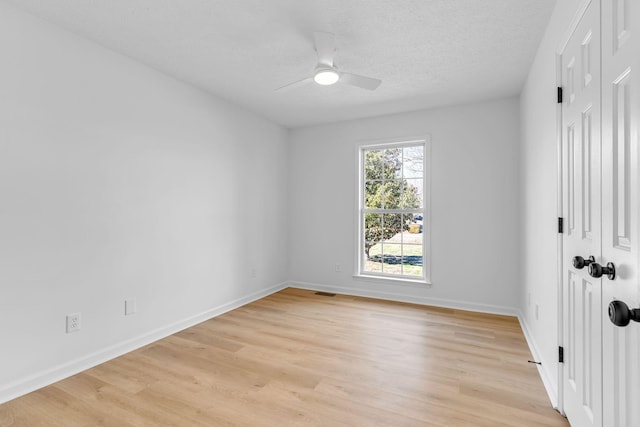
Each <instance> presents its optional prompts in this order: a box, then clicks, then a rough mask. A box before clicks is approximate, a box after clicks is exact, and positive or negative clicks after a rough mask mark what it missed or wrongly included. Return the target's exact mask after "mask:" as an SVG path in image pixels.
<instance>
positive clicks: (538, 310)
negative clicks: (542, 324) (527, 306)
mask: <svg viewBox="0 0 640 427" xmlns="http://www.w3.org/2000/svg"><path fill="white" fill-rule="evenodd" d="M539 318H540V307H538V304H536V320H538V319H539Z"/></svg>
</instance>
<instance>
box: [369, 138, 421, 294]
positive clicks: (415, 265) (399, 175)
mask: <svg viewBox="0 0 640 427" xmlns="http://www.w3.org/2000/svg"><path fill="white" fill-rule="evenodd" d="M428 159H429V144H428V142H427V141H426V140H424V139H423V140H412V141H405V142H396V143H386V144H377V145H363V146H361V147H360V149H359V161H360V178H359V184H358V187H359V205H360V208H359V212H358V217H359V218H358V224H359V225H358V229H359V239H358V240H359V241H358V265H359V271H358V275H360V276H377V277H381V278H388V279H396V280H398V279H400V280H407V281H415V282H427V280H428V276H429V271H428V269H429V263H428V262H427V261H428V255H429V254H428V253H427V250H428V247H429V246H428V242H429V239H428V236H429V235H430V230H429V226H428V225H429V221H428V216H427V210H426V203H428V201H429V197H428V189H429V186H428V182H427V176H428V174H427V172H428V171H427V160H428Z"/></svg>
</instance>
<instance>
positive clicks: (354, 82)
mask: <svg viewBox="0 0 640 427" xmlns="http://www.w3.org/2000/svg"><path fill="white" fill-rule="evenodd" d="M340 81H341V82H342V83H346V84H348V85H351V86H357V87H360V88H362V89H368V90H376V89H377V88H378V86H380V84H381V83H382V80H379V79H374V78H371V77H365V76H359V75H357V74H351V73H340Z"/></svg>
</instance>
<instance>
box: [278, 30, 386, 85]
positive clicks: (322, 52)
mask: <svg viewBox="0 0 640 427" xmlns="http://www.w3.org/2000/svg"><path fill="white" fill-rule="evenodd" d="M314 38H315V45H316V52H317V53H318V65H316V68H315V70H314V72H313V75H312V76H310V77H306V78H304V79H302V80H298V81H296V82H293V83H289V84H286V85H284V86H281V87H279V88H277V89H276V90H277V91H279V90H290V89H295V88H298V87H300V86H304V85H306V84H309V83H312V82H315V83H317V84H319V85H323V86H328V85H332V84H334V83H338V82H340V83H346V84H348V85H351V86H357V87H359V88H362V89H368V90H376V89H377V88H378V86H380V83H382V80H378V79H374V78H371V77H365V76H360V75H358V74H353V73H345V72H343V71H340V70H338V67H337V66H336V65H335V63H334V62H333V57H334V56H335V53H336V45H335V37H334V35H333V34H331V33H324V32H316V33H314Z"/></svg>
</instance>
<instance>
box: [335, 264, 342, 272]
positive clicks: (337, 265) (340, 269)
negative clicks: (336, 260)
mask: <svg viewBox="0 0 640 427" xmlns="http://www.w3.org/2000/svg"><path fill="white" fill-rule="evenodd" d="M341 271H342V266H341V265H340V264H336V273H340V272H341Z"/></svg>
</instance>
